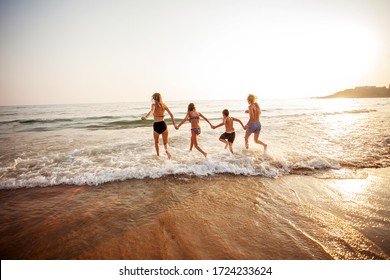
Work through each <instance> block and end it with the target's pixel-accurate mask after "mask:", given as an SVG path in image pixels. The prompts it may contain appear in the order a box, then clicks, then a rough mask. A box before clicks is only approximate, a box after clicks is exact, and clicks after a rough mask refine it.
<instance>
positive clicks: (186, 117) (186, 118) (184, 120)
mask: <svg viewBox="0 0 390 280" xmlns="http://www.w3.org/2000/svg"><path fill="white" fill-rule="evenodd" d="M186 120H188V113H187V115H186V116H185V118H184V119H183V120H182V121H181V122H180V123H179V125H178V126H177V127H176V129H179V128H180V127H181V125H182V124H183V123H185V122H186Z"/></svg>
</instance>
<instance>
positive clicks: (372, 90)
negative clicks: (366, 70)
mask: <svg viewBox="0 0 390 280" xmlns="http://www.w3.org/2000/svg"><path fill="white" fill-rule="evenodd" d="M386 97H390V85H389V88H386V87H375V86H374V87H373V86H365V87H355V88H352V89H346V90H343V91H339V92H336V93H334V94H332V95H328V96H323V97H319V98H386Z"/></svg>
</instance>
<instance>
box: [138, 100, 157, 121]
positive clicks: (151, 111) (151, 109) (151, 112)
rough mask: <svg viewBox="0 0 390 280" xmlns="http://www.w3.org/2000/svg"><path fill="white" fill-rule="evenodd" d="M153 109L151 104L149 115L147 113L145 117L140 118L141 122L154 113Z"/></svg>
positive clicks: (153, 106)
mask: <svg viewBox="0 0 390 280" xmlns="http://www.w3.org/2000/svg"><path fill="white" fill-rule="evenodd" d="M154 109H155V105H154V104H152V107H151V108H150V111H149V113H147V114H146V116H144V117H141V119H142V120H146V119H147V118H149V117H150V116H151V115H152V114H153V113H154Z"/></svg>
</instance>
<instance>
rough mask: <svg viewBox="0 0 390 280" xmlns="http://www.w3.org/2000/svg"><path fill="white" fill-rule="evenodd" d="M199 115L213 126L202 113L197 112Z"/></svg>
mask: <svg viewBox="0 0 390 280" xmlns="http://www.w3.org/2000/svg"><path fill="white" fill-rule="evenodd" d="M199 116H201V117H202V118H203V119H204V120H205V121H206V122H208V123H209V125H210V127H213V125H212V124H211V122H210V121H209V120H208V119H207V118H206V117H205V116H203V115H202V113H199Z"/></svg>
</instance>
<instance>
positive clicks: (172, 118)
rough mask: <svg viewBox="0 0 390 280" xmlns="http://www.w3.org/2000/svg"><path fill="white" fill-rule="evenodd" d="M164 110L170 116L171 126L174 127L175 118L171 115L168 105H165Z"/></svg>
mask: <svg viewBox="0 0 390 280" xmlns="http://www.w3.org/2000/svg"><path fill="white" fill-rule="evenodd" d="M165 110H167V112H168V114H169V116H170V117H171V120H172V124H173V126H174V127H176V123H175V118H174V117H173V114H172V112H171V110H169V108H168V107H165Z"/></svg>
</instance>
